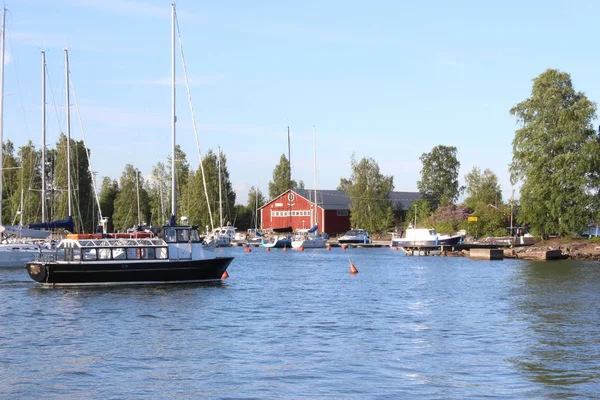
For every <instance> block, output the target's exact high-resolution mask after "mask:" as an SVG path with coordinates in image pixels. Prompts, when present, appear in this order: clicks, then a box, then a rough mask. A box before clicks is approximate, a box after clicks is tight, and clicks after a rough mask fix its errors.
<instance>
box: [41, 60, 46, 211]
mask: <svg viewBox="0 0 600 400" xmlns="http://www.w3.org/2000/svg"><path fill="white" fill-rule="evenodd" d="M41 170H42V222H46V52H45V51H44V50H42V168H41Z"/></svg>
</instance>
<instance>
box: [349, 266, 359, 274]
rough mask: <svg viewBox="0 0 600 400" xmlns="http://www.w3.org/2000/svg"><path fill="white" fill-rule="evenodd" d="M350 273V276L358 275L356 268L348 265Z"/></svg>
mask: <svg viewBox="0 0 600 400" xmlns="http://www.w3.org/2000/svg"><path fill="white" fill-rule="evenodd" d="M350 273H351V274H352V275H354V274H358V270H357V269H356V267H355V266H354V264H352V263H350Z"/></svg>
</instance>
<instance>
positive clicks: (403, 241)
mask: <svg viewBox="0 0 600 400" xmlns="http://www.w3.org/2000/svg"><path fill="white" fill-rule="evenodd" d="M463 237H464V233H463V232H460V233H457V234H455V235H440V234H438V233H437V232H436V231H435V229H433V228H431V229H427V228H408V229H407V230H406V231H405V232H403V233H402V234H397V233H392V241H391V243H390V246H391V247H434V246H446V245H453V244H458V243H459V242H460V241H461V240H462V238H463Z"/></svg>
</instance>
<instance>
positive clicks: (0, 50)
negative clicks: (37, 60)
mask: <svg viewBox="0 0 600 400" xmlns="http://www.w3.org/2000/svg"><path fill="white" fill-rule="evenodd" d="M5 18H6V8H3V9H2V33H1V35H2V39H1V42H2V44H1V45H0V224H2V175H4V160H3V153H4V151H3V143H4V142H3V141H2V130H3V128H4V123H3V121H4V22H5Z"/></svg>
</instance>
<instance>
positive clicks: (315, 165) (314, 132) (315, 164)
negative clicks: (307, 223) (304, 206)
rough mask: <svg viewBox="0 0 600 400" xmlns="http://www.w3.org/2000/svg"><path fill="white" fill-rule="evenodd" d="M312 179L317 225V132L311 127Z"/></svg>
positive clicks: (317, 222)
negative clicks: (313, 181) (313, 180)
mask: <svg viewBox="0 0 600 400" xmlns="http://www.w3.org/2000/svg"><path fill="white" fill-rule="evenodd" d="M313 152H314V179H315V225H319V206H317V132H316V129H315V126H314V125H313Z"/></svg>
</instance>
